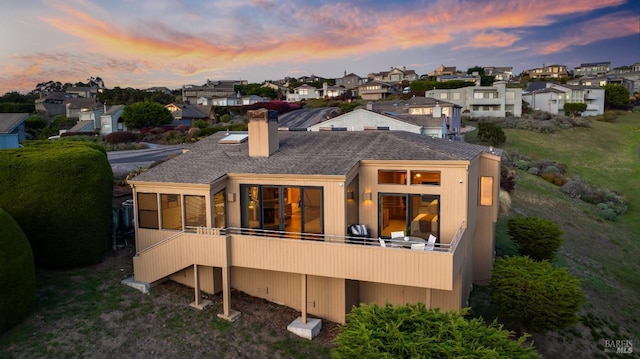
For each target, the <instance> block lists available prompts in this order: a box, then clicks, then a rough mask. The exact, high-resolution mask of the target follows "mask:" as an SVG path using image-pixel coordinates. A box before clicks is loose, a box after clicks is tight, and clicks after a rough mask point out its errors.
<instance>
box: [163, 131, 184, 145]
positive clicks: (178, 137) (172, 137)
mask: <svg viewBox="0 0 640 359" xmlns="http://www.w3.org/2000/svg"><path fill="white" fill-rule="evenodd" d="M186 138H187V136H185V135H184V134H182V133H181V132H179V131H169V132H167V133H165V135H164V143H166V144H167V145H177V144H180V143H184V141H185V139H186Z"/></svg>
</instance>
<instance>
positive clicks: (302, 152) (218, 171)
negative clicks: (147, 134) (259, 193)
mask: <svg viewBox="0 0 640 359" xmlns="http://www.w3.org/2000/svg"><path fill="white" fill-rule="evenodd" d="M224 136H225V133H222V132H219V133H216V134H214V135H211V136H209V137H207V138H205V139H204V140H202V141H200V142H198V143H196V144H195V145H194V146H193V147H192V148H191V150H190V151H189V152H187V153H185V154H182V155H180V156H177V157H175V158H173V159H171V160H168V161H167V162H164V163H162V164H160V165H158V166H156V167H153V168H151V169H149V170H148V171H146V172H144V173H142V174H140V175H138V176H136V177H135V178H134V179H133V180H132V181H135V182H137V181H145V182H174V183H197V184H210V183H213V182H215V181H216V180H217V179H219V178H221V177H223V176H225V175H226V174H228V173H245V174H285V175H336V176H343V175H346V174H347V173H348V172H349V171H350V170H351V169H353V167H354V166H356V165H357V164H358V163H359V161H361V160H423V161H458V160H462V161H464V160H471V159H473V158H475V157H477V156H478V155H479V154H480V153H482V152H488V148H487V147H484V146H479V145H474V144H468V143H460V142H452V141H448V140H443V139H435V138H431V137H428V136H423V135H420V134H415V133H409V132H404V131H348V132H341V131H327V132H288V131H280V132H278V136H279V139H280V147H279V149H278V151H276V152H275V153H273V154H272V155H271V156H269V157H249V155H248V141H246V142H243V143H240V144H219V143H218V140H219V139H220V138H222V137H224Z"/></svg>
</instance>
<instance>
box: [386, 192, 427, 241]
mask: <svg viewBox="0 0 640 359" xmlns="http://www.w3.org/2000/svg"><path fill="white" fill-rule="evenodd" d="M439 198H440V196H436V195H419V194H401V193H381V194H380V195H379V201H378V203H379V207H378V233H380V236H381V237H390V236H391V232H400V231H402V232H404V234H405V236H412V237H420V238H425V239H426V238H429V235H431V234H433V235H434V236H436V237H439V232H440V217H439V214H440V203H439V202H440V201H439Z"/></svg>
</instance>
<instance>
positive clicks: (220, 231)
mask: <svg viewBox="0 0 640 359" xmlns="http://www.w3.org/2000/svg"><path fill="white" fill-rule="evenodd" d="M464 229H465V227H464V221H463V222H462V224H461V225H460V227H459V228H458V231H457V232H456V234H455V235H454V237H453V239H452V241H451V243H436V244H435V247H434V250H435V251H439V252H453V251H454V250H455V247H456V246H457V244H458V242H459V241H460V238H461V237H462V234H463V233H464ZM185 232H186V233H194V234H198V235H215V236H225V235H233V234H235V235H250V236H259V237H271V238H284V239H298V240H310V241H321V242H326V243H340V244H353V245H369V246H380V238H371V237H358V236H348V235H345V236H340V235H333V234H322V233H308V232H287V231H278V230H269V229H257V228H241V227H226V228H209V227H186V228H185ZM383 240H384V242H385V244H387V246H388V247H390V248H410V247H411V244H420V243H424V241H422V240H420V241H418V240H412V239H411V237H406V238H403V239H395V238H392V239H387V238H385V239H383Z"/></svg>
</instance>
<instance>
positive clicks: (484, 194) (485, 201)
mask: <svg viewBox="0 0 640 359" xmlns="http://www.w3.org/2000/svg"><path fill="white" fill-rule="evenodd" d="M480 205H481V206H493V177H489V176H482V177H480Z"/></svg>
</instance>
